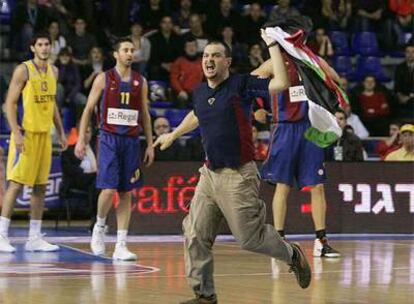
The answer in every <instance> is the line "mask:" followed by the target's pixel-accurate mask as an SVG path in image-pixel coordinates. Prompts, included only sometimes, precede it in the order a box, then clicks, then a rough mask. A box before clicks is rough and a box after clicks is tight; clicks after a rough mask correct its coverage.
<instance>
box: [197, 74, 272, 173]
mask: <svg viewBox="0 0 414 304" xmlns="http://www.w3.org/2000/svg"><path fill="white" fill-rule="evenodd" d="M268 87H269V79H259V78H257V77H255V76H251V75H248V74H243V75H231V76H230V77H229V78H228V79H226V80H225V81H224V82H223V83H221V84H220V85H219V86H218V87H216V88H214V89H213V88H210V87H209V86H208V84H207V83H205V82H204V83H202V84H200V85H199V86H198V87H197V88H196V89H195V90H194V91H193V104H194V113H195V115H196V116H197V118H198V121H199V125H200V132H201V137H202V142H203V146H204V150H205V152H206V158H207V160H206V161H207V165H208V167H209V168H210V169H212V170H216V169H220V168H237V167H239V166H241V165H243V164H245V163H247V162H250V161H252V160H253V159H254V146H253V139H252V124H251V111H252V100H253V97H259V96H261V97H263V96H266V95H267V94H268V92H269V88H268Z"/></svg>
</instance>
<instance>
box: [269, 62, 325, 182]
mask: <svg viewBox="0 0 414 304" xmlns="http://www.w3.org/2000/svg"><path fill="white" fill-rule="evenodd" d="M283 57H284V59H285V62H286V65H287V72H288V76H289V80H290V87H289V88H288V89H287V90H284V91H283V92H281V93H279V94H278V95H277V96H272V100H271V107H272V116H273V118H272V121H273V124H274V125H273V130H272V136H271V139H270V148H269V153H268V156H267V159H266V160H265V162H264V163H263V167H262V169H261V176H262V178H263V179H265V180H267V181H270V182H273V183H283V184H286V185H289V186H294V185H296V186H298V187H299V188H302V187H305V186H313V185H317V184H320V183H322V182H324V181H325V179H326V176H325V169H324V166H323V161H324V150H323V149H321V148H319V147H318V146H316V145H315V144H313V143H312V142H310V141H308V140H307V139H306V138H305V137H304V133H305V131H306V130H307V129H308V128H309V127H310V122H309V118H308V103H307V97H306V94H305V89H304V87H303V84H302V81H301V79H300V76H299V73H298V71H297V69H296V65H295V64H294V62H293V61H292V60H291V59H290V58H289V57H288V56H286V55H285V54H283Z"/></svg>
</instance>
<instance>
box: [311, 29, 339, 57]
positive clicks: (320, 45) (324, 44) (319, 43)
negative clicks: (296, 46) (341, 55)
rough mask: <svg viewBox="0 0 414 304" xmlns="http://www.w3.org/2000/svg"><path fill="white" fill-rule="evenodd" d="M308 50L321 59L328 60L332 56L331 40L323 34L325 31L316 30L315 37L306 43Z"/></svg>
mask: <svg viewBox="0 0 414 304" xmlns="http://www.w3.org/2000/svg"><path fill="white" fill-rule="evenodd" d="M308 46H309V48H310V49H311V50H312V51H313V52H314V53H315V54H317V55H319V56H320V57H322V58H325V59H326V58H329V57H332V56H333V55H334V50H333V47H332V43H331V40H330V39H329V37H328V35H326V33H325V29H323V28H317V29H316V31H315V37H314V39H312V40H311V41H309V43H308Z"/></svg>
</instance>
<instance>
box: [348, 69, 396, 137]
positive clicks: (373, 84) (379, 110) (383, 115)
mask: <svg viewBox="0 0 414 304" xmlns="http://www.w3.org/2000/svg"><path fill="white" fill-rule="evenodd" d="M355 98H356V101H357V103H358V105H359V108H360V111H361V113H360V114H361V119H362V121H363V122H364V124H365V125H366V126H367V128H368V130H369V133H370V134H371V135H373V136H381V135H384V134H386V128H387V125H388V120H389V118H390V114H391V107H390V104H391V101H390V92H389V91H388V90H387V89H386V88H385V87H384V86H381V85H379V84H378V83H377V80H376V79H375V76H372V75H367V76H365V78H364V80H363V82H362V84H361V85H360V86H359V87H358V88H356V93H355Z"/></svg>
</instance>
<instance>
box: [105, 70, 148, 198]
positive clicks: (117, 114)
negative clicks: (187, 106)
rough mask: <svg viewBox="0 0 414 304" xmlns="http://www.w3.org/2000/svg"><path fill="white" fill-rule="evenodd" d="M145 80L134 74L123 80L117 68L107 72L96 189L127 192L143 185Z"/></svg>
mask: <svg viewBox="0 0 414 304" xmlns="http://www.w3.org/2000/svg"><path fill="white" fill-rule="evenodd" d="M143 82H144V79H143V77H142V76H141V75H140V74H139V73H137V72H134V71H131V75H130V81H128V82H124V81H122V80H121V77H120V75H119V74H118V72H117V70H116V69H115V68H113V69H110V70H108V71H106V72H105V89H104V92H103V95H102V98H101V100H100V104H99V113H98V124H99V140H98V176H97V187H98V188H101V189H116V190H118V191H120V192H127V191H130V190H132V189H134V188H137V187H138V186H139V185H140V184H141V174H140V170H139V164H140V144H139V128H140V118H141V107H142V84H143Z"/></svg>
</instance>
